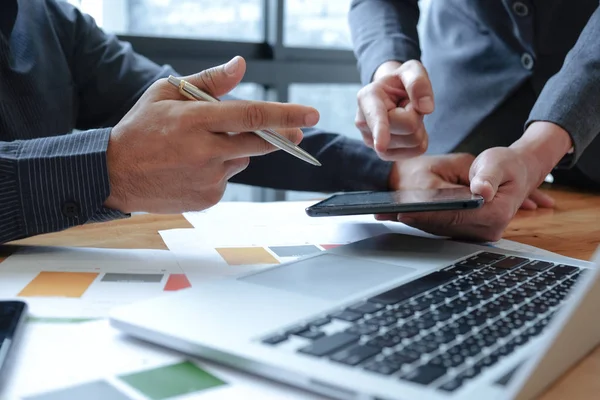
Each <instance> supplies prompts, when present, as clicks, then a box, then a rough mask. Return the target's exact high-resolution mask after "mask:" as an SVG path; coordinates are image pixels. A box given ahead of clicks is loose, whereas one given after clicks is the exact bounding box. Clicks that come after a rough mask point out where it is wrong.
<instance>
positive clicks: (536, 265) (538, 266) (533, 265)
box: [523, 260, 554, 271]
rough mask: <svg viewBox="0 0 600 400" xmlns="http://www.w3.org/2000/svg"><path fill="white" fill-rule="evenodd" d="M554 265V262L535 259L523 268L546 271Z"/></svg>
mask: <svg viewBox="0 0 600 400" xmlns="http://www.w3.org/2000/svg"><path fill="white" fill-rule="evenodd" d="M553 265H554V264H553V263H551V262H548V261H540V260H534V261H532V262H530V263H527V264H525V265H524V266H523V268H525V269H528V270H530V271H545V270H547V269H548V268H550V267H552V266H553Z"/></svg>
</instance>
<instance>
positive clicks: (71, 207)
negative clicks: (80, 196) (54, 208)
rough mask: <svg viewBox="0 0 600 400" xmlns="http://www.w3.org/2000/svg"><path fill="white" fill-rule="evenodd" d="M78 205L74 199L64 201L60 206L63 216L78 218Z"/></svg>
mask: <svg viewBox="0 0 600 400" xmlns="http://www.w3.org/2000/svg"><path fill="white" fill-rule="evenodd" d="M79 212H80V207H79V204H77V203H76V202H74V201H66V202H64V203H63V206H62V213H63V215H64V216H65V217H69V218H79Z"/></svg>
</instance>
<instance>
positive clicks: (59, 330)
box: [0, 320, 321, 400]
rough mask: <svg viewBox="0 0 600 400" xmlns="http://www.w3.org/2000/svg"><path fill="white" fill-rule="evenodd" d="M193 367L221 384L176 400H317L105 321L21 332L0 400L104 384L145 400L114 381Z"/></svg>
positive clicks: (36, 327) (43, 326)
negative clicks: (138, 337)
mask: <svg viewBox="0 0 600 400" xmlns="http://www.w3.org/2000/svg"><path fill="white" fill-rule="evenodd" d="M183 361H191V362H194V363H195V364H196V365H197V366H199V367H200V368H201V369H203V370H205V371H207V372H209V373H211V374H213V375H214V376H216V377H217V378H219V379H221V380H222V381H225V382H226V383H227V384H226V385H223V386H218V387H215V388H211V389H207V390H205V391H200V392H197V393H194V394H188V395H185V396H180V397H177V398H178V399H208V400H213V399H250V398H252V399H283V398H285V399H321V397H319V396H316V395H313V394H312V393H308V392H305V391H302V390H299V389H296V388H292V387H289V386H286V385H282V384H278V383H276V382H273V381H270V380H265V379H262V378H257V377H254V376H250V375H247V374H245V373H242V372H239V371H235V370H232V369H229V368H226V367H222V366H217V365H215V364H214V363H211V362H204V361H198V360H197V359H190V358H189V357H186V356H184V355H182V354H180V353H177V352H174V351H171V350H168V349H165V348H163V347H159V346H155V345H152V344H149V343H146V342H141V341H138V340H136V339H132V338H130V337H128V336H125V335H123V334H121V333H120V332H119V331H117V330H115V329H114V328H112V327H110V326H109V324H108V322H107V321H106V320H102V321H96V322H88V323H81V324H40V323H29V324H27V325H26V326H25V331H24V337H23V340H22V343H21V346H19V347H18V348H17V352H16V353H15V362H14V365H13V366H12V367H11V368H10V370H9V375H8V376H7V379H6V383H7V384H6V386H5V389H4V391H3V392H1V394H0V399H11V400H12V399H20V398H22V397H25V396H32V395H36V394H40V393H44V392H49V391H54V390H58V389H62V388H68V387H72V386H76V385H79V384H82V383H86V382H92V381H97V380H105V381H107V382H108V383H109V384H111V385H112V386H114V387H115V388H117V389H118V390H120V391H122V392H123V393H124V394H126V395H127V396H129V397H130V398H131V399H147V398H146V397H145V396H144V395H142V394H141V393H139V392H137V391H136V390H134V389H133V388H132V387H131V386H129V385H128V384H127V383H125V382H124V381H122V380H121V379H119V378H118V375H122V374H129V373H136V372H141V371H147V370H151V369H154V368H157V367H161V366H167V365H172V364H177V363H179V362H183Z"/></svg>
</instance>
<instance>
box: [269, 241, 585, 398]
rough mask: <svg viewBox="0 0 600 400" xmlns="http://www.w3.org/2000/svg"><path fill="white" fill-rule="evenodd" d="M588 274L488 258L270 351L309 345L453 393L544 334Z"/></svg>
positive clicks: (275, 340) (365, 305)
mask: <svg viewBox="0 0 600 400" xmlns="http://www.w3.org/2000/svg"><path fill="white" fill-rule="evenodd" d="M580 274H581V270H580V268H579V267H574V266H569V265H555V264H553V263H550V262H546V261H541V260H533V259H526V258H521V257H515V256H505V255H502V254H498V253H492V252H483V253H478V254H477V255H474V256H472V257H470V258H468V259H466V260H463V261H461V262H458V263H457V264H455V265H451V266H449V267H447V268H444V269H442V270H440V271H437V272H433V273H431V274H429V275H426V276H424V277H421V278H419V279H416V280H414V281H412V282H408V283H405V284H403V285H401V286H398V287H396V288H393V289H391V290H388V291H386V292H384V293H380V294H378V295H376V296H374V297H372V298H370V299H368V300H366V301H364V302H361V303H357V304H353V305H350V306H349V307H346V308H344V309H341V310H338V311H335V312H332V313H331V314H329V315H326V316H322V317H319V318H317V319H315V320H313V321H309V322H307V323H305V324H302V325H298V326H296V327H293V328H290V329H288V330H286V331H282V332H280V333H277V334H275V335H272V336H269V337H267V338H265V339H263V340H262V343H264V344H267V345H271V346H276V345H280V344H283V343H286V342H287V341H289V340H290V339H291V338H292V337H294V336H295V337H300V338H304V339H308V340H310V342H309V343H310V344H308V345H305V346H303V347H301V348H299V349H297V350H296V351H298V352H300V353H302V354H305V355H309V356H312V357H319V358H323V359H329V360H330V361H332V362H336V363H341V364H345V365H347V366H351V367H354V368H361V369H364V370H365V371H369V372H370V373H373V374H377V375H383V376H390V377H394V378H398V379H401V380H405V381H410V382H413V383H417V384H421V385H426V386H431V387H435V388H437V389H439V390H442V391H446V392H452V391H455V390H457V389H458V388H460V387H461V386H462V385H464V384H465V383H466V382H468V381H469V380H470V379H473V378H475V377H477V376H478V375H479V374H480V373H481V372H482V371H483V370H485V369H486V368H489V367H491V366H493V365H494V364H495V363H496V362H498V361H499V360H500V359H501V358H502V357H505V356H507V355H509V354H511V353H512V352H513V351H514V350H515V349H517V348H518V347H520V346H523V345H524V344H526V343H527V342H528V341H529V340H531V339H532V338H534V337H535V336H537V335H539V334H540V333H541V332H542V331H543V330H544V328H545V327H546V325H547V324H548V322H549V321H550V319H551V317H552V315H553V314H554V313H555V312H556V311H557V309H558V307H560V305H561V303H562V301H563V300H564V298H565V296H566V295H567V294H568V292H569V290H570V289H571V287H572V286H573V284H574V283H575V282H576V280H577V278H578V277H579V276H580Z"/></svg>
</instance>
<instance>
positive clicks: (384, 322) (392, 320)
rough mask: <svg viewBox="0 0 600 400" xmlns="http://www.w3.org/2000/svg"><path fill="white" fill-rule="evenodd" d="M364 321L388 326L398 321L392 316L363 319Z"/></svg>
mask: <svg viewBox="0 0 600 400" xmlns="http://www.w3.org/2000/svg"><path fill="white" fill-rule="evenodd" d="M365 322H366V323H368V324H371V325H377V326H390V325H393V324H395V323H396V322H398V320H397V319H396V318H394V317H374V318H370V319H368V320H365Z"/></svg>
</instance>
